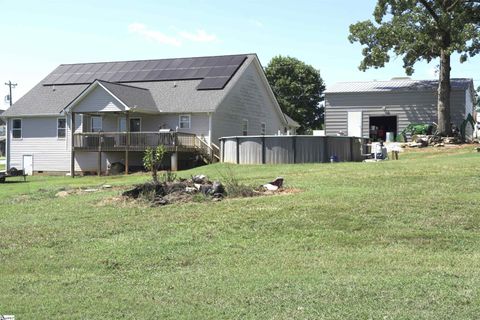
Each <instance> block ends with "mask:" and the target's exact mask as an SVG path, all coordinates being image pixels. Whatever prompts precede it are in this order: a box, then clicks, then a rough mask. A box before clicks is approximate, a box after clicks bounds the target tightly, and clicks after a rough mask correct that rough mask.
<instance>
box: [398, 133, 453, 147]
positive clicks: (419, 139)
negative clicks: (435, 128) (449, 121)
mask: <svg viewBox="0 0 480 320" xmlns="http://www.w3.org/2000/svg"><path fill="white" fill-rule="evenodd" d="M461 143H462V139H461V138H460V137H441V136H437V135H415V136H413V137H412V142H410V143H407V144H406V146H407V147H410V148H425V147H428V146H432V147H444V146H445V145H446V144H461Z"/></svg>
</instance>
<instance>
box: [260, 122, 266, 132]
mask: <svg viewBox="0 0 480 320" xmlns="http://www.w3.org/2000/svg"><path fill="white" fill-rule="evenodd" d="M260 134H262V135H264V134H267V124H266V123H265V122H262V123H261V125H260Z"/></svg>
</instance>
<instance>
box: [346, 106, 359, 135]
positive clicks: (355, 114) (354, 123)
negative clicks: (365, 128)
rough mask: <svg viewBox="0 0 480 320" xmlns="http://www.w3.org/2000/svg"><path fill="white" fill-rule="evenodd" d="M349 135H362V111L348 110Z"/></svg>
mask: <svg viewBox="0 0 480 320" xmlns="http://www.w3.org/2000/svg"><path fill="white" fill-rule="evenodd" d="M347 134H348V136H350V137H361V136H362V111H349V112H348V133H347Z"/></svg>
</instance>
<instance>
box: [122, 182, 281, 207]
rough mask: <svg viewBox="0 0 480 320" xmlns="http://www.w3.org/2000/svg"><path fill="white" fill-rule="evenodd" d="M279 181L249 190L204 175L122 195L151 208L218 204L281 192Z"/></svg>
mask: <svg viewBox="0 0 480 320" xmlns="http://www.w3.org/2000/svg"><path fill="white" fill-rule="evenodd" d="M285 190H286V189H285V188H284V187H283V178H282V177H278V178H276V179H275V180H273V181H272V182H269V183H266V184H264V185H262V186H258V187H252V186H247V185H243V184H239V183H238V182H236V181H228V182H226V183H225V185H224V184H223V183H222V182H220V181H213V182H212V181H210V180H209V179H208V177H206V176H205V175H196V176H193V177H192V178H191V179H181V180H178V181H170V182H162V183H159V182H157V183H155V182H148V183H144V184H139V185H136V186H135V187H134V188H132V189H130V190H127V191H125V192H123V193H122V196H123V197H124V198H127V199H133V200H137V199H143V200H147V201H149V202H150V203H151V205H152V206H163V205H167V204H171V203H185V202H193V201H221V200H223V199H224V198H226V197H229V198H239V197H255V196H261V195H271V194H276V193H283V192H285Z"/></svg>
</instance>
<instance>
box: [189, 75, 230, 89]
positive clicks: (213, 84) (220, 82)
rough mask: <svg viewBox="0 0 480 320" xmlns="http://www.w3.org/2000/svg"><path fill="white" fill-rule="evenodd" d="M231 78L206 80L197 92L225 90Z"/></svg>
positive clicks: (201, 83)
mask: <svg viewBox="0 0 480 320" xmlns="http://www.w3.org/2000/svg"><path fill="white" fill-rule="evenodd" d="M228 80H230V78H228V77H217V78H205V79H203V80H202V82H200V84H199V85H198V86H197V90H216V89H223V88H224V87H225V85H226V84H227V82H228Z"/></svg>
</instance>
